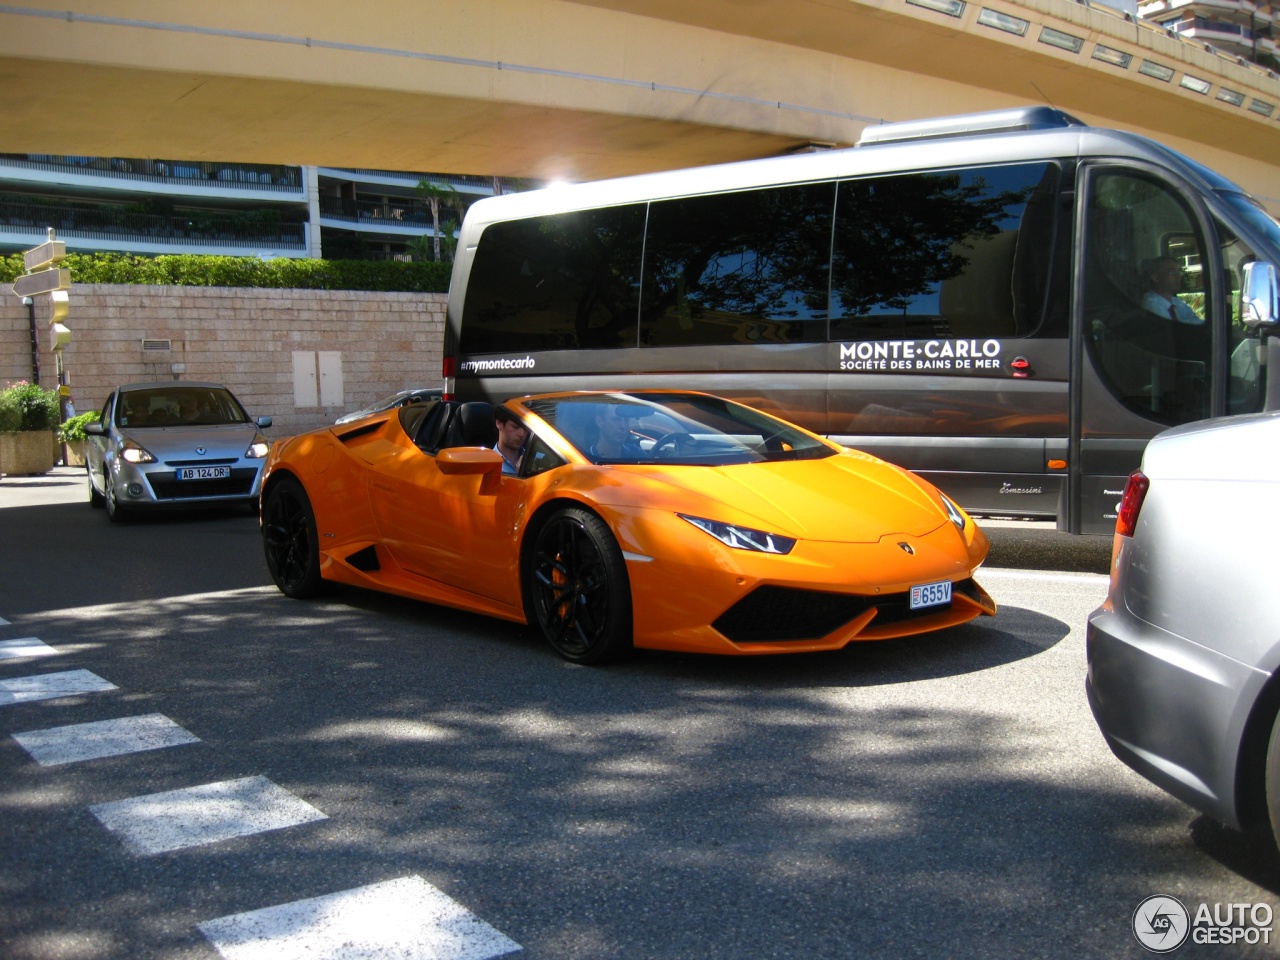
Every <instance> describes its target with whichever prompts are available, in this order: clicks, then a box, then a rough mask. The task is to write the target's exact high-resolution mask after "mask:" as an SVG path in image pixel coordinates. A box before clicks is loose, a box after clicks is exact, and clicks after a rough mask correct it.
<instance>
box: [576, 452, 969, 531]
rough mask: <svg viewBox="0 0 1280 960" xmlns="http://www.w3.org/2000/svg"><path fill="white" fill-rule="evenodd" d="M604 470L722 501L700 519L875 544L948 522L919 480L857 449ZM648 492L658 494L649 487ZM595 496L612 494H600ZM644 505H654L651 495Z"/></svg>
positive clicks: (686, 506) (677, 500)
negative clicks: (821, 456) (822, 455)
mask: <svg viewBox="0 0 1280 960" xmlns="http://www.w3.org/2000/svg"><path fill="white" fill-rule="evenodd" d="M607 469H623V470H626V471H627V472H628V473H631V474H633V475H636V474H639V475H641V476H644V477H646V478H647V479H649V480H651V481H654V482H655V484H661V485H664V486H666V487H668V488H670V487H675V488H677V489H679V490H682V491H687V492H688V493H692V494H695V495H696V496H698V497H703V498H706V499H707V500H711V501H715V502H716V504H719V505H724V507H725V508H727V509H724V508H722V509H718V510H715V511H714V512H712V511H711V510H707V519H711V520H722V521H724V522H726V523H743V524H747V525H750V526H753V527H758V528H760V529H762V530H765V531H767V532H769V533H777V534H782V535H785V536H789V537H796V538H798V539H803V540H824V541H831V542H840V543H874V542H876V541H877V540H879V539H880V538H881V537H885V536H891V535H897V534H909V535H912V536H924V535H925V534H927V533H929V532H931V531H933V530H936V529H937V528H938V527H939V526H941V525H942V524H944V523H946V522H947V516H946V514H945V513H944V512H943V511H942V508H941V507H940V506H939V505H938V502H937V501H936V500H935V499H934V498H933V497H932V496H931V495H930V494H929V493H927V492H926V491H925V489H924V488H923V487H921V486H920V483H923V481H920V482H915V481H913V480H912V478H911V477H909V476H907V475H905V474H904V473H903V471H901V470H899V469H898V468H897V467H893V466H890V465H889V464H887V463H885V462H884V461H882V460H877V459H876V458H875V457H870V456H867V455H866V454H861V453H856V452H849V453H843V454H839V455H837V456H834V457H828V458H826V459H825V460H797V461H782V462H773V463H747V464H735V465H732V466H724V467H689V466H649V465H637V466H634V467H633V466H627V467H615V468H607ZM646 486H647V485H646ZM615 489H617V490H619V491H621V490H623V489H626V487H618V488H615ZM649 491H650V493H651V494H658V495H660V494H659V491H658V490H654V489H653V488H652V487H650V488H649ZM600 494H603V490H597V496H600ZM672 494H674V491H672V492H671V494H669V496H670V504H669V505H670V507H671V509H673V510H676V511H678V512H681V513H685V512H695V513H696V512H697V511H698V510H699V509H700V508H699V507H697V506H696V505H695V503H696V501H693V500H692V499H691V498H688V497H681V496H676V495H672ZM600 499H602V500H605V499H613V498H611V497H607V495H606V496H601V497H600ZM626 499H628V500H629V499H630V498H629V497H628V498H626ZM648 505H649V506H657V505H658V504H656V503H654V502H652V501H650V502H649V503H648ZM706 506H707V507H712V506H713V505H712V504H707V505H706Z"/></svg>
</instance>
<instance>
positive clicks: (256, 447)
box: [244, 434, 271, 460]
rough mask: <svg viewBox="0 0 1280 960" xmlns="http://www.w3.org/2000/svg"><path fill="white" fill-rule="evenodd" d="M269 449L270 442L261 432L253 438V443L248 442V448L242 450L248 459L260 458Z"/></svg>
mask: <svg viewBox="0 0 1280 960" xmlns="http://www.w3.org/2000/svg"><path fill="white" fill-rule="evenodd" d="M270 449H271V442H270V441H269V440H268V439H267V438H266V437H264V436H263V435H262V434H258V435H257V436H256V437H254V438H253V443H251V444H249V449H248V450H246V451H245V452H244V455H245V457H246V458H248V459H249V460H261V459H262V458H263V457H265V456H266V455H267V451H269V450H270Z"/></svg>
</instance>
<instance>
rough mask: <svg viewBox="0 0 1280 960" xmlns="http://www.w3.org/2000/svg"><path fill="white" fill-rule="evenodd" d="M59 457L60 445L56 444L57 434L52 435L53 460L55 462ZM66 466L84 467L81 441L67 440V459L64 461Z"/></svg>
mask: <svg viewBox="0 0 1280 960" xmlns="http://www.w3.org/2000/svg"><path fill="white" fill-rule="evenodd" d="M61 456H62V444H60V443H59V442H58V437H57V434H54V437H53V458H54V459H55V460H57V459H58V458H59V457H61ZM66 465H67V466H68V467H83V466H84V441H83V440H68V441H67V459H66Z"/></svg>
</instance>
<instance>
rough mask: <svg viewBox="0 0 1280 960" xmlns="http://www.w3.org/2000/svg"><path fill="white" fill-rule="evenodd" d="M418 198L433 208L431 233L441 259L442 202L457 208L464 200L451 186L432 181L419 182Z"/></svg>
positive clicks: (436, 253) (437, 254)
mask: <svg viewBox="0 0 1280 960" xmlns="http://www.w3.org/2000/svg"><path fill="white" fill-rule="evenodd" d="M417 190H418V196H420V197H421V198H422V199H423V200H425V201H427V206H428V207H430V208H431V231H432V234H433V235H434V240H435V242H434V243H433V245H432V248H433V249H434V251H435V257H436V259H437V260H439V259H440V202H441V201H444V202H445V203H447V204H449V205H450V206H452V207H454V208H457V207H458V206H459V205H460V204H461V202H462V200H461V198H460V197H459V196H458V191H457V190H455V189H454V188H453V187H452V186H451V185H450V184H447V183H446V184H439V183H432V182H431V181H430V180H425V179H424V180H419V181H418V187H417Z"/></svg>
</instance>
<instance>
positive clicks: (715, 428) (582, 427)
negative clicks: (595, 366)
mask: <svg viewBox="0 0 1280 960" xmlns="http://www.w3.org/2000/svg"><path fill="white" fill-rule="evenodd" d="M527 406H528V407H529V409H530V410H532V411H533V412H534V413H536V414H537V415H538V416H540V417H541V418H542V419H543V420H545V421H546V422H547V423H549V424H550V425H551V426H553V427H554V428H555V429H556V430H557V431H559V432H560V434H561V435H562V436H563V437H564V438H565V439H566V440H568V441H569V442H570V443H572V444H573V445H574V446H575V447H576V448H577V449H578V452H579V453H581V454H582V455H583V456H584V457H586V458H587V459H589V460H590V461H591V462H592V463H601V464H604V463H680V464H696V465H702V466H719V465H723V464H734V463H760V462H764V461H776V460H818V459H822V458H823V457H830V456H834V455H835V453H836V451H835V450H834V449H833V448H831V447H829V446H828V445H827V444H825V443H823V442H822V441H820V440H818V439H816V438H814V437H811V436H809V435H808V434H806V433H802V432H801V431H800V430H798V429H796V428H795V427H792V426H790V425H789V424H786V423H783V422H782V421H781V420H775V419H773V418H772V417H770V416H767V415H766V414H763V413H760V412H758V411H756V410H752V409H751V408H750V407H744V406H742V405H741V404H738V403H733V402H731V401H729V400H722V399H720V398H719V397H709V396H705V395H700V394H674V393H615V394H607V395H602V394H592V395H589V396H581V397H557V398H552V399H542V400H531V401H529V402H528V403H527Z"/></svg>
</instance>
